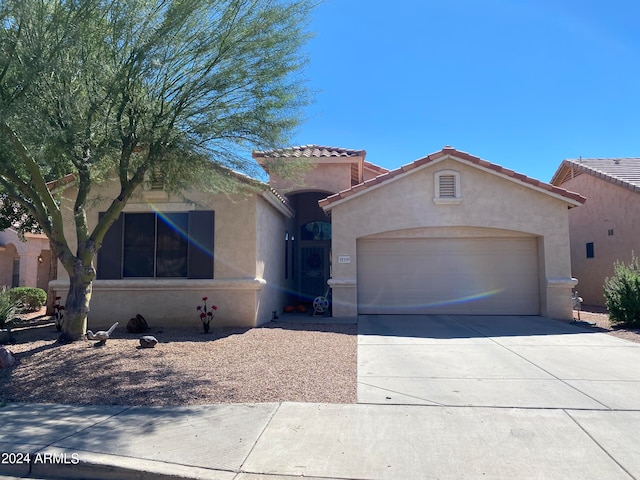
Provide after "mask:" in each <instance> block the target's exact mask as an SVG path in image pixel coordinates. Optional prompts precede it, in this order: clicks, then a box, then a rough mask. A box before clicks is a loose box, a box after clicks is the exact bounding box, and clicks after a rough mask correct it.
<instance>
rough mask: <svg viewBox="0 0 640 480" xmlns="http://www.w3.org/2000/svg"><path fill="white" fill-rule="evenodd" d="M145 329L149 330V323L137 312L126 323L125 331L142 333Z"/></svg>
mask: <svg viewBox="0 0 640 480" xmlns="http://www.w3.org/2000/svg"><path fill="white" fill-rule="evenodd" d="M147 330H149V325H148V324H147V321H146V320H145V319H144V317H143V316H142V315H140V314H137V315H136V316H135V317H134V318H132V319H130V320H129V323H127V332H129V333H143V332H146V331H147Z"/></svg>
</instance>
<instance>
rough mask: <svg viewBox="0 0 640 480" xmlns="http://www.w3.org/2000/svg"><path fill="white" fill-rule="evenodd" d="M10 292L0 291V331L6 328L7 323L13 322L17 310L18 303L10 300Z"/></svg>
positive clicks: (3, 289) (4, 289)
mask: <svg viewBox="0 0 640 480" xmlns="http://www.w3.org/2000/svg"><path fill="white" fill-rule="evenodd" d="M9 292H10V290H7V289H6V288H4V287H2V289H0V329H5V328H7V322H8V321H9V320H13V317H14V315H15V314H16V309H17V308H18V302H16V301H14V300H13V299H12V298H11V294H10V293H9Z"/></svg>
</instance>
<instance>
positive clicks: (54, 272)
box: [46, 241, 58, 316]
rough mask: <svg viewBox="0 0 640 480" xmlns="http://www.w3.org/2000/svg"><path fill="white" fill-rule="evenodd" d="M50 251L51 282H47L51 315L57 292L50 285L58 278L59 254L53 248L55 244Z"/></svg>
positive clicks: (48, 313)
mask: <svg viewBox="0 0 640 480" xmlns="http://www.w3.org/2000/svg"><path fill="white" fill-rule="evenodd" d="M49 245H51V241H49ZM49 251H50V252H51V253H50V255H49V260H50V261H49V282H48V283H47V312H46V313H47V315H49V316H51V315H53V314H54V310H53V305H54V304H55V303H56V292H55V291H54V290H53V288H51V287H50V286H49V283H51V281H52V280H55V279H57V278H58V256H57V255H56V254H55V251H54V250H53V246H50V247H49Z"/></svg>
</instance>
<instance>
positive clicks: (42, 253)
mask: <svg viewBox="0 0 640 480" xmlns="http://www.w3.org/2000/svg"><path fill="white" fill-rule="evenodd" d="M0 244H2V245H5V250H4V251H2V252H0V285H6V286H7V287H11V283H12V274H13V260H14V258H20V280H19V283H20V285H19V286H21V287H40V288H42V289H43V290H45V291H46V290H47V284H48V282H49V263H48V262H49V239H48V238H47V236H46V235H42V234H32V233H27V234H25V239H24V241H23V240H21V239H20V237H18V235H17V233H16V232H15V231H14V230H12V229H7V230H3V231H0ZM38 257H41V258H42V261H39V260H38Z"/></svg>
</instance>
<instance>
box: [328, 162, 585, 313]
mask: <svg viewBox="0 0 640 480" xmlns="http://www.w3.org/2000/svg"><path fill="white" fill-rule="evenodd" d="M448 169H451V170H456V171H458V172H459V173H460V189H461V194H462V197H463V200H462V202H460V203H459V204H435V203H434V202H433V197H434V173H435V172H437V171H440V170H448ZM567 207H568V203H567V201H565V200H563V199H559V198H555V197H552V196H551V195H548V194H546V193H541V192H540V191H537V190H534V189H533V188H529V187H527V186H525V185H523V184H522V183H520V182H514V181H512V180H509V179H506V178H501V177H499V176H497V175H496V174H495V173H490V172H488V171H484V170H482V169H480V168H478V167H476V166H473V165H471V164H468V163H463V162H460V161H457V160H454V159H451V158H447V159H445V160H443V161H438V162H435V163H431V164H429V165H427V166H426V167H422V168H420V169H416V170H414V171H412V172H410V173H409V174H405V175H404V176H398V177H396V179H395V180H394V181H391V182H389V183H386V184H383V185H382V186H380V187H378V188H376V189H371V190H368V191H366V193H363V194H361V195H359V196H356V195H354V196H353V197H350V198H348V199H347V200H346V201H344V202H343V203H338V204H336V205H334V206H333V208H332V211H331V215H332V229H333V241H332V255H333V278H332V279H331V280H330V283H331V284H332V289H333V302H334V305H333V314H334V316H340V317H341V316H346V317H353V316H355V315H356V314H357V291H356V290H357V288H356V287H357V286H356V278H357V271H356V268H357V267H356V265H357V262H356V258H357V250H356V241H357V239H358V238H362V237H367V236H371V235H377V234H381V233H383V232H390V231H398V230H405V229H427V230H423V231H428V229H430V228H441V227H466V228H471V229H473V228H479V229H487V228H488V229H499V230H506V231H509V232H518V233H519V234H527V235H534V236H536V237H538V238H539V239H540V240H539V248H538V250H539V252H540V255H541V259H540V268H539V271H540V297H541V309H540V311H541V313H542V314H543V315H546V316H549V317H554V318H571V316H572V310H571V300H570V291H571V287H572V286H573V282H572V281H571V266H570V256H569V224H568V209H567ZM471 231H473V230H471ZM339 255H350V256H351V263H349V264H344V263H343V264H340V263H338V256H339Z"/></svg>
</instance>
